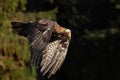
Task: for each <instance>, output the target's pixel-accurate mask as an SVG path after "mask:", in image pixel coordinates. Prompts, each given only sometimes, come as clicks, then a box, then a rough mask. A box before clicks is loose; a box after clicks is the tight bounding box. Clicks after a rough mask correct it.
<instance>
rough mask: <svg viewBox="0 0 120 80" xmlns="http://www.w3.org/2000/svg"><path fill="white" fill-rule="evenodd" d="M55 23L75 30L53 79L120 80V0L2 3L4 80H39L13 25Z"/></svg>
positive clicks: (0, 69)
mask: <svg viewBox="0 0 120 80" xmlns="http://www.w3.org/2000/svg"><path fill="white" fill-rule="evenodd" d="M38 19H51V20H55V21H57V22H58V24H60V25H61V26H64V27H66V28H69V29H71V31H72V40H71V43H70V47H69V50H68V54H67V58H66V60H65V62H64V64H63V66H62V67H61V69H60V71H58V72H57V73H56V74H55V75H54V76H53V77H52V78H51V79H54V80H120V69H119V68H120V66H119V64H120V0H0V80H37V78H36V75H37V73H36V71H35V68H34V66H33V65H31V63H30V54H29V53H30V51H29V47H28V41H27V39H26V38H25V37H22V36H19V35H17V34H15V33H14V32H13V31H12V29H11V24H10V23H11V22H12V21H35V20H38Z"/></svg>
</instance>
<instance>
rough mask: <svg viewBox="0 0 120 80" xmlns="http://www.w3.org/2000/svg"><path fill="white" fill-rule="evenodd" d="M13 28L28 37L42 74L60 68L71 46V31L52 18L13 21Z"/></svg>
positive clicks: (49, 73)
mask: <svg viewBox="0 0 120 80" xmlns="http://www.w3.org/2000/svg"><path fill="white" fill-rule="evenodd" d="M12 26H13V27H12V28H13V30H15V31H16V32H18V34H19V35H23V36H25V37H27V38H28V40H29V43H30V51H31V60H32V62H33V64H35V65H36V66H37V67H41V70H40V72H41V73H42V75H45V74H48V77H50V76H51V75H52V74H55V72H56V71H57V70H58V69H60V67H61V65H62V63H63V61H64V59H65V57H66V54H67V49H68V46H69V41H70V39H71V31H70V30H69V29H66V28H63V27H61V26H60V25H58V24H57V23H56V22H55V21H51V20H45V19H44V20H38V21H35V22H12Z"/></svg>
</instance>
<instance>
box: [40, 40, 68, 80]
mask: <svg viewBox="0 0 120 80" xmlns="http://www.w3.org/2000/svg"><path fill="white" fill-rule="evenodd" d="M68 45H69V40H67V41H66V42H62V40H55V41H53V42H50V43H49V44H48V45H47V46H46V48H45V50H44V52H43V55H42V62H41V66H42V68H41V72H42V73H43V75H45V74H46V73H48V78H49V77H50V76H51V75H53V74H55V73H56V71H57V70H58V69H60V67H61V65H62V63H63V62H64V59H65V57H66V54H67V49H68Z"/></svg>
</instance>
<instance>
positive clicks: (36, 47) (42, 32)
mask: <svg viewBox="0 0 120 80" xmlns="http://www.w3.org/2000/svg"><path fill="white" fill-rule="evenodd" d="M12 25H13V27H12V28H13V29H14V30H16V31H17V32H18V34H20V35H23V36H26V37H27V38H28V40H29V43H30V50H31V59H32V62H33V63H34V64H35V65H38V64H39V63H40V57H41V53H42V50H43V49H44V47H45V46H46V45H47V43H48V42H49V40H50V38H51V35H52V32H53V30H54V25H55V22H53V21H49V20H39V21H36V22H12Z"/></svg>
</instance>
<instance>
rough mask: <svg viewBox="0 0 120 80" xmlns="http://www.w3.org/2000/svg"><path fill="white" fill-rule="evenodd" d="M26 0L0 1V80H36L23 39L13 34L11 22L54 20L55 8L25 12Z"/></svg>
mask: <svg viewBox="0 0 120 80" xmlns="http://www.w3.org/2000/svg"><path fill="white" fill-rule="evenodd" d="M26 3H27V0H0V80H36V69H35V67H34V66H33V65H32V64H31V62H30V50H29V45H28V41H27V39H26V38H25V37H22V36H19V35H17V34H16V33H13V31H12V29H11V22H12V21H34V20H37V19H43V18H46V19H53V20H55V18H56V16H55V14H56V12H57V8H55V9H53V10H50V11H44V12H25V11H26V6H25V5H26Z"/></svg>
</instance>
